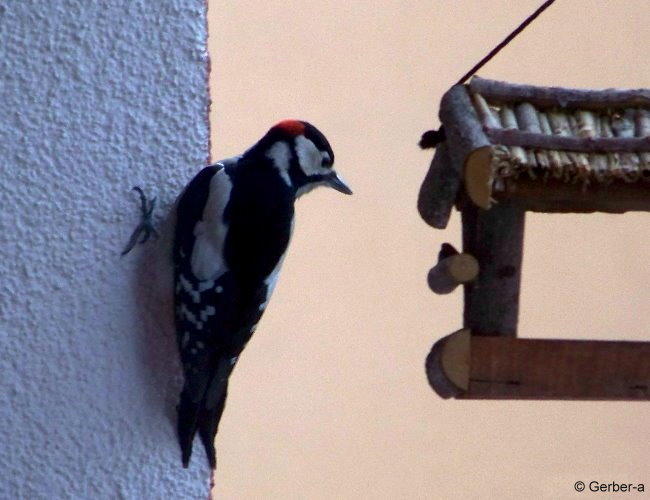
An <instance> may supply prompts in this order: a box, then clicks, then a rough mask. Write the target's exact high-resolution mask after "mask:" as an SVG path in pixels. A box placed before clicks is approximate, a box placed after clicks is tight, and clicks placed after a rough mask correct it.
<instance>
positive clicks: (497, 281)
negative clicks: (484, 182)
mask: <svg viewBox="0 0 650 500" xmlns="http://www.w3.org/2000/svg"><path fill="white" fill-rule="evenodd" d="M463 205H464V206H463V208H462V220H463V251H464V252H467V253H469V254H471V255H473V256H474V257H475V258H476V260H477V261H478V264H479V268H480V272H479V275H478V277H477V278H476V279H475V280H474V281H473V282H470V283H467V284H466V285H465V310H464V314H463V320H464V327H465V328H467V329H469V330H470V331H471V332H472V335H499V336H506V337H516V336H517V317H518V315H519V288H520V283H521V263H522V255H523V244H524V221H525V212H524V210H522V209H521V208H518V207H517V206H514V205H512V204H510V203H500V204H498V205H495V206H493V207H492V208H491V209H489V210H483V209H482V208H478V207H477V206H476V205H474V204H473V203H471V202H469V201H468V202H467V203H464V204H463Z"/></svg>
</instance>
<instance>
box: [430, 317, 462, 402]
mask: <svg viewBox="0 0 650 500" xmlns="http://www.w3.org/2000/svg"><path fill="white" fill-rule="evenodd" d="M469 344H470V332H469V330H459V331H457V332H455V333H452V334H451V335H448V336H446V337H443V338H441V339H440V340H438V341H437V342H436V343H435V344H433V347H432V348H431V351H430V352H429V355H428V356H427V359H426V363H425V368H426V373H427V379H428V380H429V385H430V386H431V388H432V389H433V390H434V391H436V393H437V394H438V396H440V397H441V398H444V399H448V398H451V397H457V396H459V395H460V394H462V393H463V392H464V391H466V390H467V387H468V384H469V353H470V349H469Z"/></svg>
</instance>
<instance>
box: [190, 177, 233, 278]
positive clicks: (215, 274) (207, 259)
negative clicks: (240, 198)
mask: <svg viewBox="0 0 650 500" xmlns="http://www.w3.org/2000/svg"><path fill="white" fill-rule="evenodd" d="M231 190H232V182H230V177H229V176H228V174H227V173H226V170H225V169H221V170H219V171H218V172H217V173H216V174H214V176H212V180H211V181H210V194H209V195H208V200H207V203H206V204H205V208H204V210H203V220H201V221H200V222H198V223H197V224H196V227H195V228H194V237H195V241H194V249H193V250H192V260H191V264H192V273H194V276H196V278H197V279H199V280H216V279H218V278H219V277H220V276H221V275H222V274H224V273H225V272H226V271H227V270H228V267H227V266H226V263H225V261H224V258H223V245H224V242H225V240H226V233H227V232H228V225H227V224H226V223H225V222H224V220H223V213H224V210H225V208H226V205H227V203H228V199H229V197H230V191H231Z"/></svg>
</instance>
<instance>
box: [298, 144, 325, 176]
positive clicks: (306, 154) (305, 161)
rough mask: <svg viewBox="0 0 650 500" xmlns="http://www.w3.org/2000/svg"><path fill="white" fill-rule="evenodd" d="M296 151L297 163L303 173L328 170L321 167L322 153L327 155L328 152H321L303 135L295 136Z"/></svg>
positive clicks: (323, 172) (312, 173)
mask: <svg viewBox="0 0 650 500" xmlns="http://www.w3.org/2000/svg"><path fill="white" fill-rule="evenodd" d="M296 152H297V154H298V163H299V164H300V168H301V169H302V171H303V172H304V173H305V175H307V176H310V175H318V174H327V173H328V172H330V169H328V168H325V167H323V159H324V155H327V156H328V157H329V154H327V153H323V152H321V151H320V150H319V149H318V148H317V147H316V146H315V145H314V143H313V142H311V141H310V140H309V139H307V138H306V137H305V136H304V135H299V136H298V137H296Z"/></svg>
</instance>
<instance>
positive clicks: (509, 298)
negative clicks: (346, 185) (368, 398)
mask: <svg viewBox="0 0 650 500" xmlns="http://www.w3.org/2000/svg"><path fill="white" fill-rule="evenodd" d="M440 120H441V122H442V125H443V127H444V132H445V137H446V138H445V140H444V142H442V143H441V144H439V145H438V147H437V149H436V152H435V155H434V158H433V161H432V162H431V167H430V169H429V172H428V173H427V175H426V177H425V179H424V181H423V183H422V187H421V189H420V194H419V199H418V209H419V211H420V214H421V216H422V218H423V219H424V220H425V221H426V222H427V223H428V224H430V225H431V226H433V227H435V228H438V229H444V228H445V227H446V226H447V222H448V220H449V216H450V214H451V210H452V207H453V206H454V205H455V206H456V207H457V208H458V210H460V212H461V217H462V226H463V237H462V239H463V252H462V253H458V252H457V251H456V250H455V249H454V248H453V247H452V246H451V245H449V244H444V245H443V248H442V249H441V251H440V254H439V256H438V264H437V265H436V266H435V267H434V268H433V269H431V271H430V272H429V279H428V281H429V286H430V287H431V289H432V290H433V291H435V292H436V293H449V292H451V291H452V290H453V289H454V288H455V287H456V286H458V285H460V284H463V285H464V294H465V308H464V327H463V329H462V330H459V331H458V332H456V333H453V334H451V335H448V336H447V337H444V338H442V339H440V340H439V341H438V342H436V343H435V344H434V346H433V348H432V350H431V353H430V354H429V356H428V358H427V363H426V369H427V376H428V378H429V382H430V384H431V386H432V387H433V389H434V390H435V391H436V392H437V393H438V394H439V395H440V396H442V397H444V398H448V397H456V398H461V399H590V400H650V342H622V341H621V342H617V341H612V342H609V341H593V340H546V339H524V338H517V317H518V311H519V288H520V281H521V262H522V252H523V236H524V218H525V212H526V211H533V212H547V213H568V212H580V213H588V212H596V211H598V212H608V213H623V212H627V211H632V210H636V211H650V89H639V90H620V89H607V90H577V89H567V88H559V87H533V86H529V85H515V84H509V83H505V82H499V81H493V80H485V79H482V78H478V77H474V78H473V79H472V80H471V82H470V83H469V84H467V85H456V86H454V87H452V88H451V89H450V90H449V91H448V92H447V93H446V94H445V95H444V97H443V99H442V102H441V105H440Z"/></svg>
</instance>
